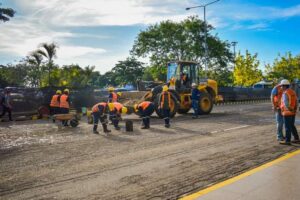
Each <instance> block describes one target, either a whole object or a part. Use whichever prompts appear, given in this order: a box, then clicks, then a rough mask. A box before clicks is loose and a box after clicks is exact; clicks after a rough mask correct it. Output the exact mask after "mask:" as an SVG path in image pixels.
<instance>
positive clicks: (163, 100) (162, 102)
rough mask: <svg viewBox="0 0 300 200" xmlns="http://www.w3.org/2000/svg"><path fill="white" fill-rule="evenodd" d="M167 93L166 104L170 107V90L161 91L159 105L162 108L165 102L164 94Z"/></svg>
mask: <svg viewBox="0 0 300 200" xmlns="http://www.w3.org/2000/svg"><path fill="white" fill-rule="evenodd" d="M166 93H167V94H168V104H169V108H170V109H171V93H170V92H163V93H162V97H161V102H160V107H161V108H163V105H164V102H165V94H166Z"/></svg>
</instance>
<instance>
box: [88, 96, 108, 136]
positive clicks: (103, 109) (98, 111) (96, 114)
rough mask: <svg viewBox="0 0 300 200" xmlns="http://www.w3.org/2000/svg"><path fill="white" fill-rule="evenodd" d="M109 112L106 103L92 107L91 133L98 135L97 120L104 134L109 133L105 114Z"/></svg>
mask: <svg viewBox="0 0 300 200" xmlns="http://www.w3.org/2000/svg"><path fill="white" fill-rule="evenodd" d="M108 112H109V108H108V103H106V102H101V103H97V104H96V105H94V106H93V107H92V116H93V121H94V127H93V133H94V134H99V132H98V131H97V128H98V123H99V120H100V122H101V124H102V127H103V131H104V133H109V132H111V130H108V129H107V120H106V118H107V113H108Z"/></svg>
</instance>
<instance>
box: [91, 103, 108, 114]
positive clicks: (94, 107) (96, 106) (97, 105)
mask: <svg viewBox="0 0 300 200" xmlns="http://www.w3.org/2000/svg"><path fill="white" fill-rule="evenodd" d="M99 106H103V107H106V106H107V103H105V102H102V103H97V104H96V105H94V106H93V107H92V112H93V113H96V112H99Z"/></svg>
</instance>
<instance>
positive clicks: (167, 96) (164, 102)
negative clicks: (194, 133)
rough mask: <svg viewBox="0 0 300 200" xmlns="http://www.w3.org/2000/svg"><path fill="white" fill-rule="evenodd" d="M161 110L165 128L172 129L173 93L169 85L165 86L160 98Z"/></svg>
mask: <svg viewBox="0 0 300 200" xmlns="http://www.w3.org/2000/svg"><path fill="white" fill-rule="evenodd" d="M158 102H159V107H158V108H159V109H160V110H161V112H162V114H163V118H164V120H165V127H166V128H170V110H171V93H170V92H169V88H168V86H167V85H165V86H163V91H162V93H161V94H160V96H159V101H158Z"/></svg>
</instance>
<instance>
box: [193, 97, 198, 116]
mask: <svg viewBox="0 0 300 200" xmlns="http://www.w3.org/2000/svg"><path fill="white" fill-rule="evenodd" d="M192 107H193V110H194V115H195V116H198V114H199V110H198V108H199V101H198V100H194V99H193V100H192Z"/></svg>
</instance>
